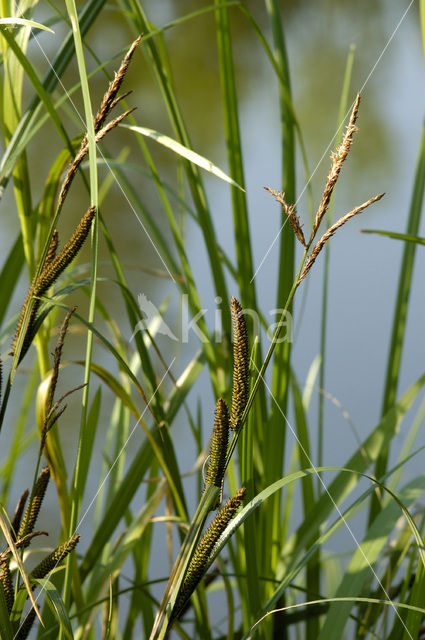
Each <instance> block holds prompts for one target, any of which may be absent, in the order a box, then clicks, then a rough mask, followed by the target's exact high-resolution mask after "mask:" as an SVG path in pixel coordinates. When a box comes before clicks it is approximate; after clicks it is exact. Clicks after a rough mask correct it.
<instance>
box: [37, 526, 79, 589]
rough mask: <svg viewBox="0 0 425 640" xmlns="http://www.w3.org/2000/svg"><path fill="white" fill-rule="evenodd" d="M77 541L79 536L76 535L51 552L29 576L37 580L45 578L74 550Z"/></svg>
mask: <svg viewBox="0 0 425 640" xmlns="http://www.w3.org/2000/svg"><path fill="white" fill-rule="evenodd" d="M79 539H80V536H79V535H78V533H76V534H75V535H73V536H71V538H69V540H68V541H67V542H64V543H63V544H61V545H60V546H59V547H57V549H55V550H54V551H52V553H50V554H49V555H48V556H47V558H44V560H42V561H41V562H40V564H38V565H37V566H36V567H35V569H33V570H32V571H31V576H32V577H33V578H38V579H41V578H45V577H46V576H47V575H48V574H49V573H50V572H51V571H53V569H55V567H57V565H58V564H60V563H61V562H62V560H63V559H64V558H65V557H66V556H67V555H68V553H70V552H71V551H72V550H73V549H75V547H76V545H77V544H78V541H79Z"/></svg>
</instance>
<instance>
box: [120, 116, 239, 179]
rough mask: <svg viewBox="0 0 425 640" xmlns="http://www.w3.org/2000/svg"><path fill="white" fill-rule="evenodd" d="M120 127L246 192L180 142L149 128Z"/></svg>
mask: <svg viewBox="0 0 425 640" xmlns="http://www.w3.org/2000/svg"><path fill="white" fill-rule="evenodd" d="M120 126H121V127H122V128H125V129H129V130H130V131H135V132H136V133H140V135H142V136H147V137H148V138H151V139H152V140H155V141H156V142H158V144H162V145H163V146H164V147H167V149H171V151H174V153H177V155H179V156H181V157H182V158H185V159H186V160H189V161H190V162H193V164H196V165H198V167H201V169H205V171H208V172H209V173H212V174H213V175H214V176H216V177H217V178H220V180H224V181H225V182H228V183H229V184H231V185H233V186H234V187H237V188H238V189H241V191H244V189H243V188H242V187H241V186H240V185H239V184H237V183H236V182H235V181H234V180H232V178H230V176H228V175H227V174H226V173H224V171H222V170H221V169H219V167H217V166H216V165H215V164H213V163H212V162H211V160H208V159H207V158H204V156H201V155H199V153H196V152H195V151H192V150H191V149H188V148H187V147H185V146H184V145H182V144H180V142H177V141H176V140H173V138H170V137H169V136H166V135H164V134H163V133H159V132H158V131H154V129H148V128H147V127H136V126H134V125H130V124H123V125H120Z"/></svg>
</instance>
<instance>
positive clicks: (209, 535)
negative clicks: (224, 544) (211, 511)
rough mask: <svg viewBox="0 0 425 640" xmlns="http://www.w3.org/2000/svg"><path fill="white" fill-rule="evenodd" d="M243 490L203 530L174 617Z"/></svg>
mask: <svg viewBox="0 0 425 640" xmlns="http://www.w3.org/2000/svg"><path fill="white" fill-rule="evenodd" d="M245 492H246V490H245V488H244V487H242V489H239V490H238V491H237V493H236V495H235V496H234V497H233V498H230V500H228V501H227V502H226V504H225V505H224V507H223V508H222V509H220V511H219V512H218V513H217V515H216V516H215V518H214V520H213V521H212V523H211V524H210V526H209V527H208V529H207V531H206V532H205V535H204V536H203V537H202V539H201V541H200V543H199V544H198V546H197V547H196V550H195V552H194V554H193V557H192V560H191V561H190V563H189V566H188V569H187V572H186V576H185V578H184V580H183V583H182V586H181V588H180V592H179V595H178V596H177V599H176V603H175V606H174V610H173V615H172V617H173V618H174V619H176V618H178V617H179V615H180V613H181V611H182V609H183V607H184V605H185V603H186V602H187V600H188V599H189V598H190V596H191V595H192V593H193V592H194V590H195V588H196V586H197V585H198V584H199V582H200V580H201V579H202V576H203V575H204V573H205V568H206V567H207V565H208V561H209V558H210V555H211V552H212V550H213V548H214V545H215V544H216V542H217V540H218V539H219V537H220V536H221V534H222V533H223V531H224V530H225V528H226V527H227V525H228V524H229V522H230V521H231V520H232V518H233V517H234V515H235V514H236V511H237V510H238V509H239V507H240V505H241V503H242V500H243V498H244V496H245Z"/></svg>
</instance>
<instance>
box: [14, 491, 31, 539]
mask: <svg viewBox="0 0 425 640" xmlns="http://www.w3.org/2000/svg"><path fill="white" fill-rule="evenodd" d="M28 495H29V491H28V489H25V491H24V492H23V494H22V495H21V497H20V498H19V500H18V504H17V505H16V509H15V515H14V516H13V520H12V530H11V532H10V533H11V536H12V539H13V541H14V542H15V540H16V536H17V533H18V531H19V528H20V526H21V520H22V514H23V513H24V509H25V503H26V501H27V498H28Z"/></svg>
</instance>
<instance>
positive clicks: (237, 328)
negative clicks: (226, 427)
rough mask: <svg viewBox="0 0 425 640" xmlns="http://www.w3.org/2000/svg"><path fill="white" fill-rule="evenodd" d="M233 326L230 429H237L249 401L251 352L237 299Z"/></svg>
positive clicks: (232, 309) (232, 308)
mask: <svg viewBox="0 0 425 640" xmlns="http://www.w3.org/2000/svg"><path fill="white" fill-rule="evenodd" d="M230 310H231V315H232V325H233V388H232V411H231V416H230V427H231V428H232V429H234V430H235V429H237V428H238V426H239V423H240V419H241V417H242V414H243V412H244V410H245V407H246V403H247V400H248V385H249V350H248V331H247V327H246V321H245V317H244V314H243V311H242V307H241V305H240V304H239V302H238V301H237V300H236V298H232V299H231V300H230Z"/></svg>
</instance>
